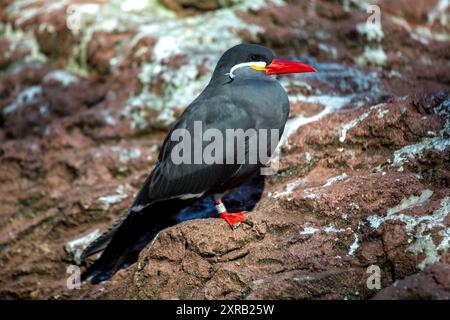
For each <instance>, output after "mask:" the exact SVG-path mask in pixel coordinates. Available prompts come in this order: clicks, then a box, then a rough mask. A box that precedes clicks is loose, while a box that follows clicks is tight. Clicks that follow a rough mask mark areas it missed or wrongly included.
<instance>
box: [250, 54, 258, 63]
mask: <svg viewBox="0 0 450 320" xmlns="http://www.w3.org/2000/svg"><path fill="white" fill-rule="evenodd" d="M250 61H261V56H260V55H259V54H252V55H251V56H250Z"/></svg>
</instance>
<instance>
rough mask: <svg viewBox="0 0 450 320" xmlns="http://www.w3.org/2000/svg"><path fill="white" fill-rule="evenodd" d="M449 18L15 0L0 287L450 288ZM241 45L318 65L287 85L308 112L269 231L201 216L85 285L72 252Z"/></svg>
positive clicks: (267, 294) (51, 291)
mask: <svg viewBox="0 0 450 320" xmlns="http://www.w3.org/2000/svg"><path fill="white" fill-rule="evenodd" d="M369 5H377V6H379V8H380V9H381V10H380V13H381V24H379V25H373V24H367V23H366V21H367V19H368V18H369V17H370V16H371V15H372V12H369V13H368V12H367V8H368V6H369ZM449 15H450V3H449V1H448V0H413V1H406V0H396V1H387V0H379V1H376V0H373V1H369V0H341V1H339V0H309V1H300V0H298V1H295V0H284V1H283V0H268V1H263V0H255V1H250V0H222V1H219V0H205V1H200V0H159V1H158V0H139V1H137V0H124V1H119V0H110V1H107V0H97V1H89V0H65V1H51V0H18V1H13V0H0V21H1V22H0V298H9V299H17V298H24V299H36V298H44V299H47V298H55V299H58V298H59V299H67V298H72V299H79V298H83V299H87V298H96V299H104V298H114V299H123V298H126V299H154V298H165V299H183V298H189V299H223V298H229V299H261V298H262V299H277V298H282V299H335V298H337V299H368V298H372V297H377V298H402V297H403V298H434V299H444V298H446V299H448V298H450V283H449V281H450V280H449V279H450V270H449V262H450V255H449V239H450V218H449V212H450V189H449V187H450V137H449V136H450V120H449V119H450V116H449V115H450V97H449V94H450V26H449V23H448V19H449ZM241 42H253V43H259V44H263V45H266V46H268V47H270V48H272V49H273V50H275V51H276V52H277V53H278V54H279V55H280V56H284V57H291V58H296V59H299V60H302V61H305V62H308V63H310V64H311V65H313V66H315V67H316V68H317V69H318V70H319V73H316V74H308V75H294V76H282V77H280V81H281V82H282V84H283V86H284V87H285V88H286V90H287V91H288V92H289V95H290V100H291V109H292V110H291V119H290V120H289V123H288V127H287V135H286V139H285V141H283V143H284V144H283V148H282V154H281V157H280V161H281V162H280V163H281V167H280V172H279V173H278V174H277V175H275V176H270V177H266V181H265V184H266V186H265V190H264V193H263V194H262V197H261V200H260V201H259V203H258V204H257V205H256V207H255V208H254V210H253V211H252V213H251V214H250V216H251V218H252V219H253V220H254V221H255V222H257V223H258V229H257V230H251V229H245V228H244V229H238V230H236V231H234V232H232V231H231V230H230V229H229V227H228V226H227V225H226V224H225V223H224V222H223V221H221V220H219V219H212V218H210V219H203V220H194V221H187V222H183V223H181V224H178V225H176V226H174V227H172V228H169V229H167V230H164V231H163V232H161V234H160V235H159V237H158V238H157V240H156V241H155V242H154V244H153V245H152V246H147V248H146V249H144V250H143V252H142V253H141V256H140V259H139V262H138V263H136V264H134V265H133V266H131V267H130V268H128V269H126V270H122V271H120V272H119V273H117V274H116V275H115V276H114V277H113V278H112V279H111V280H110V281H109V282H106V283H102V284H99V285H95V286H93V285H90V284H83V286H82V287H81V289H79V290H68V289H67V287H66V281H67V276H68V274H67V273H66V268H67V266H69V265H70V264H72V263H73V262H72V257H71V256H70V255H69V254H68V253H67V252H65V250H64V247H65V245H66V244H67V243H68V242H69V241H70V240H73V239H76V238H78V237H79V236H80V235H88V234H91V233H92V232H95V231H97V232H98V231H99V230H100V231H103V230H105V229H106V228H107V227H108V225H109V224H110V223H111V222H112V221H114V220H115V218H116V217H117V216H118V215H119V214H120V213H121V212H122V211H123V210H125V209H126V208H127V207H128V206H129V205H130V203H131V202H132V199H133V195H134V194H135V193H136V192H137V191H138V189H139V187H140V186H141V185H142V183H143V181H144V179H145V177H146V176H147V174H148V173H149V171H150V170H151V169H152V166H153V164H154V161H155V159H156V157H157V154H158V150H159V147H160V146H161V143H162V141H163V138H164V136H165V134H166V133H167V130H168V128H169V127H170V125H171V123H172V122H173V121H174V120H175V119H176V117H177V116H178V115H179V114H180V112H182V110H183V108H185V107H186V105H188V104H189V103H190V102H191V101H192V100H193V99H194V98H195V96H196V95H197V94H198V93H199V92H201V90H202V89H203V88H204V86H205V85H206V84H207V82H208V80H209V77H210V74H211V71H212V69H213V67H214V65H215V63H216V61H217V59H218V58H219V57H220V55H221V53H222V52H223V51H225V50H226V49H228V48H229V47H231V46H233V45H235V44H238V43H241ZM371 265H376V266H378V267H379V268H380V271H381V275H380V279H381V287H382V288H386V289H382V290H381V291H380V290H378V289H376V288H375V289H374V288H369V287H368V286H367V279H368V277H369V276H370V274H369V273H367V268H368V267H369V266H371Z"/></svg>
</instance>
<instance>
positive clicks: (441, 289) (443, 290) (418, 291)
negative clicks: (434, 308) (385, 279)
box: [373, 263, 450, 300]
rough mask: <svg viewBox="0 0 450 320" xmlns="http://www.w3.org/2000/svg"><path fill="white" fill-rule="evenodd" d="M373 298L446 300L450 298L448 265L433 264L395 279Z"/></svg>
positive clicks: (449, 269) (449, 268)
mask: <svg viewBox="0 0 450 320" xmlns="http://www.w3.org/2000/svg"><path fill="white" fill-rule="evenodd" d="M373 299H375V300H448V299H450V266H449V265H448V264H444V263H437V264H434V265H432V266H430V267H428V268H427V269H425V270H424V271H422V272H420V273H417V274H414V275H412V276H409V277H406V278H405V279H402V280H399V281H396V282H395V283H394V284H393V285H392V286H390V287H388V288H385V289H383V290H381V291H380V292H379V293H378V294H377V295H375V297H374V298H373Z"/></svg>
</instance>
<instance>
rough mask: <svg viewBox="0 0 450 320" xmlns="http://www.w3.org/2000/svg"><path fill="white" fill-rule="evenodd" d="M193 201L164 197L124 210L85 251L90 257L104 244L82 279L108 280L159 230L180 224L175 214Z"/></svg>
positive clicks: (130, 260)
mask: <svg viewBox="0 0 450 320" xmlns="http://www.w3.org/2000/svg"><path fill="white" fill-rule="evenodd" d="M190 202H191V201H189V200H176V199H175V200H166V201H160V202H156V203H153V204H151V205H148V206H146V207H142V209H141V210H140V211H129V212H128V213H127V214H124V215H123V216H122V217H121V218H119V220H118V221H117V222H116V223H115V224H114V225H113V226H112V227H111V228H110V229H109V230H108V231H107V232H106V233H104V234H103V235H102V236H100V237H99V238H98V241H97V240H96V241H95V242H94V243H93V244H92V245H90V246H89V247H88V248H86V250H85V252H83V255H82V256H83V257H87V256H89V255H91V254H93V253H96V252H99V251H101V250H102V249H103V248H104V251H103V253H102V255H101V257H100V258H99V259H98V260H97V261H95V262H94V264H93V265H92V266H90V267H89V268H88V269H87V270H86V271H85V272H84V273H83V274H82V276H81V279H82V281H86V280H91V281H92V282H101V281H105V280H107V279H109V278H110V277H111V276H112V275H113V274H114V273H115V272H117V271H118V270H119V269H120V268H123V267H126V266H128V265H129V264H131V263H134V262H136V260H137V258H138V255H139V252H140V251H141V250H142V249H143V248H144V247H145V246H146V245H147V244H148V243H149V242H150V241H151V240H152V239H153V238H154V237H155V236H156V235H157V234H158V232H159V231H161V230H162V229H164V228H167V227H169V226H172V225H174V224H176V219H175V215H176V214H177V213H178V212H179V211H180V210H181V209H183V208H184V207H186V206H187V205H189V204H190Z"/></svg>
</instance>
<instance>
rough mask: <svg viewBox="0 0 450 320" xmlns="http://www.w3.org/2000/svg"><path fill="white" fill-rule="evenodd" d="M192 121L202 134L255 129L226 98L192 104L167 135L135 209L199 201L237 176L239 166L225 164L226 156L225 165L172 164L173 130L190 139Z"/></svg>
mask: <svg viewBox="0 0 450 320" xmlns="http://www.w3.org/2000/svg"><path fill="white" fill-rule="evenodd" d="M194 121H201V122H202V127H203V132H205V131H206V130H208V129H211V128H214V129H218V130H219V131H221V132H222V133H223V132H225V130H226V129H234V128H240V129H243V130H247V129H248V128H254V126H255V122H254V120H253V119H252V116H251V115H250V114H248V113H247V112H246V111H245V110H244V109H242V108H239V107H238V106H236V105H235V104H233V103H232V102H231V101H230V100H229V99H228V98H227V97H225V96H221V95H215V96H211V97H209V98H206V99H200V100H196V101H194V102H193V103H192V104H191V105H190V106H189V107H188V108H187V109H186V111H185V112H184V113H183V114H182V115H181V116H180V118H179V119H178V121H177V122H176V123H175V125H174V126H173V128H172V129H171V131H170V132H169V134H168V136H167V138H166V140H165V141H164V143H163V146H162V148H161V152H160V155H159V157H158V162H157V165H156V167H155V169H154V170H153V172H152V173H151V175H150V176H149V178H148V179H147V181H146V183H145V185H144V187H143V189H142V191H141V192H140V194H139V195H138V197H137V199H136V203H135V205H136V204H138V205H141V206H142V205H145V204H146V203H148V202H153V201H161V200H167V199H171V198H185V199H187V198H189V197H200V196H201V195H202V194H204V193H206V192H208V191H210V190H212V189H214V188H216V187H218V186H219V185H221V184H226V182H227V181H228V180H229V179H230V178H231V177H233V176H235V175H236V173H237V172H239V170H240V169H241V165H240V164H225V163H226V159H225V157H226V154H225V152H224V154H223V157H224V158H223V163H224V164H209V165H207V164H204V163H202V164H185V163H181V164H174V162H173V161H172V159H171V153H172V150H173V149H174V147H175V146H176V145H177V144H178V143H179V142H178V141H172V139H171V138H170V137H171V135H172V133H173V132H174V130H176V129H186V130H187V131H189V132H190V133H191V136H193V123H194ZM208 143H210V142H204V144H203V146H202V148H203V147H205V145H207V144H208ZM202 150H203V149H202Z"/></svg>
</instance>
